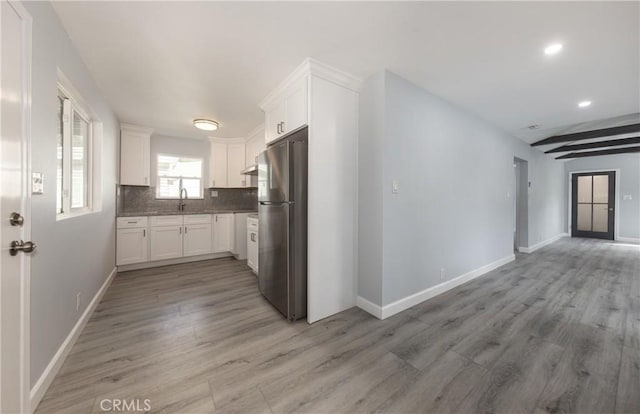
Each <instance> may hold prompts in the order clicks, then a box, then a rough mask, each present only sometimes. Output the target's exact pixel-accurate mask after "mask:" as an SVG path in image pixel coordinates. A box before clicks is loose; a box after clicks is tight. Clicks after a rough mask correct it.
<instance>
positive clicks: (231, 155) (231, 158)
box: [227, 144, 247, 188]
mask: <svg viewBox="0 0 640 414" xmlns="http://www.w3.org/2000/svg"><path fill="white" fill-rule="evenodd" d="M244 168H245V144H228V145H227V174H228V175H227V187H230V188H237V187H246V186H247V185H246V182H247V176H246V175H243V174H240V171H242V170H244Z"/></svg>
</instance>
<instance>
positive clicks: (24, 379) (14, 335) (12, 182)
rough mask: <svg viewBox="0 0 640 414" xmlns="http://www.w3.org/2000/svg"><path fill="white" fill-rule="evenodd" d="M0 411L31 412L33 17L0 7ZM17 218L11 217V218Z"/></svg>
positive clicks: (9, 4) (21, 10)
mask: <svg viewBox="0 0 640 414" xmlns="http://www.w3.org/2000/svg"><path fill="white" fill-rule="evenodd" d="M0 7H2V9H1V10H0V15H1V16H2V23H1V24H0V27H1V29H2V34H1V39H2V47H1V50H2V58H1V60H0V62H1V66H0V91H1V95H2V96H1V103H0V108H1V119H2V123H1V129H0V135H1V140H0V174H1V177H0V221H1V224H0V238H1V239H2V245H1V247H2V248H1V249H0V250H1V253H0V319H1V320H0V412H2V413H18V412H25V413H26V412H30V410H29V399H28V398H29V382H28V381H29V376H28V372H29V354H28V352H29V288H28V287H29V265H30V262H29V260H30V252H31V251H33V248H34V247H35V246H34V245H31V244H29V242H26V243H24V244H23V243H21V241H22V240H29V238H30V236H31V230H30V221H29V220H30V196H29V191H30V186H29V180H28V176H29V171H28V163H27V157H28V147H29V124H28V119H29V102H30V90H29V89H28V86H27V85H28V84H29V83H30V82H29V80H28V78H27V76H28V75H27V74H28V73H29V71H30V56H29V55H28V54H27V53H26V52H27V51H30V36H31V18H30V17H29V15H28V13H27V12H26V11H25V10H24V8H23V7H22V5H20V4H19V3H15V2H7V1H2V2H0ZM14 213H15V214H14Z"/></svg>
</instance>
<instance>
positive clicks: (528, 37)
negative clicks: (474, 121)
mask: <svg viewBox="0 0 640 414" xmlns="http://www.w3.org/2000/svg"><path fill="white" fill-rule="evenodd" d="M53 7H54V8H55V10H56V12H57V13H58V15H59V16H60V19H61V20H62V22H63V24H64V26H65V28H66V29H67V31H68V33H69V35H70V37H71V39H72V41H73V42H74V44H75V45H76V47H77V48H78V49H79V51H80V54H81V56H82V57H83V59H84V61H85V63H86V65H87V66H88V68H89V70H90V72H91V73H92V75H93V76H94V78H95V80H96V82H97V84H98V86H99V87H100V88H101V90H102V91H103V93H104V95H105V96H106V98H107V100H108V101H109V102H110V103H111V105H112V106H113V108H114V110H115V112H116V114H117V116H118V117H119V119H120V120H121V121H122V122H128V123H134V124H139V125H144V126H149V127H153V128H155V129H156V130H157V131H158V132H161V133H164V134H168V135H173V136H180V137H193V138H204V137H205V136H206V135H211V133H208V134H205V133H203V132H200V131H198V130H196V129H195V128H194V127H193V126H192V125H191V121H192V119H193V118H197V117H206V118H211V119H214V120H217V121H219V122H220V129H219V130H218V131H217V132H216V133H214V134H213V135H216V136H219V137H242V136H245V135H247V133H248V132H249V131H251V130H252V129H254V128H255V127H256V126H257V125H259V124H260V123H261V122H262V120H263V116H262V112H261V111H260V109H259V108H258V107H257V103H258V102H259V101H260V100H261V99H262V98H263V97H265V96H266V95H267V94H268V93H269V92H270V91H271V90H272V89H273V88H274V87H275V86H276V85H277V84H278V83H279V82H280V81H282V80H283V79H284V78H285V77H286V76H287V75H288V74H289V73H290V72H291V71H292V70H293V69H294V68H295V67H296V66H298V65H299V64H300V63H301V62H302V61H303V60H304V58H306V57H313V58H316V59H318V60H320V61H322V62H324V63H327V64H329V65H332V66H335V67H337V68H340V69H343V70H346V71H348V72H351V73H352V74H354V75H356V76H360V77H362V78H366V77H368V76H370V75H371V74H373V73H375V72H376V71H379V70H382V69H384V68H387V69H389V70H391V71H393V72H395V73H397V74H399V75H401V76H403V77H405V78H407V79H409V80H410V81H412V82H414V83H416V84H418V85H420V86H422V87H424V88H426V89H427V90H429V91H431V92H433V93H435V94H437V95H440V96H442V97H444V98H445V99H447V100H449V101H452V102H454V103H456V104H458V105H459V106H461V107H463V108H466V109H468V110H470V111H472V112H475V113H476V114H478V115H479V116H481V117H483V118H485V119H486V120H488V121H490V122H492V123H493V124H495V125H497V126H499V127H501V128H502V129H504V130H507V131H509V132H510V133H512V134H513V135H515V136H517V137H518V138H520V139H523V140H524V141H526V142H529V143H531V142H534V141H537V140H540V139H542V138H545V137H548V136H551V135H554V134H557V133H559V132H562V131H564V130H566V129H569V128H572V127H574V126H575V125H577V124H584V123H587V122H593V121H597V120H602V119H606V118H611V117H617V116H621V115H625V114H631V113H638V112H640V53H639V51H640V29H639V27H640V22H639V19H640V17H639V16H640V9H639V7H640V3H638V2H626V3H625V2H491V3H484V2H462V3H453V2H438V3H418V2H409V3H399V2H395V3H394V2H391V3H381V2H372V3H371V2H367V3H365V2H352V3H337V2H326V3H313V2H300V3H295V2H282V3H271V2H255V3H250V2H234V3H231V2H115V1H106V2H102V1H97V2H93V1H92V2H53ZM553 42H561V43H562V44H563V45H564V49H563V51H562V52H561V53H559V54H558V55H555V56H546V55H545V54H544V53H543V49H544V48H545V47H546V46H547V45H548V44H550V43H553ZM586 99H588V100H591V101H592V102H593V104H592V105H591V106H590V107H588V108H584V109H580V108H578V107H577V103H578V102H579V101H582V100H586ZM532 124H536V125H540V127H539V128H538V129H536V130H529V129H528V128H527V126H529V125H532Z"/></svg>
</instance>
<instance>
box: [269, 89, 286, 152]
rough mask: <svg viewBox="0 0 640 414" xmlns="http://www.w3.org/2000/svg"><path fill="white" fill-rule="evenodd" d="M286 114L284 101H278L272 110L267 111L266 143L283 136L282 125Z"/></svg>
mask: <svg viewBox="0 0 640 414" xmlns="http://www.w3.org/2000/svg"><path fill="white" fill-rule="evenodd" d="M285 114H286V109H285V103H284V100H282V101H278V102H277V103H276V104H275V105H274V106H273V107H272V108H269V109H268V110H266V111H265V118H264V124H265V128H266V135H265V143H266V144H268V143H270V142H272V141H275V140H276V139H278V137H279V136H280V135H282V130H281V128H282V124H283V123H284V119H285Z"/></svg>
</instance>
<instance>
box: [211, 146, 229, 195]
mask: <svg viewBox="0 0 640 414" xmlns="http://www.w3.org/2000/svg"><path fill="white" fill-rule="evenodd" d="M208 186H209V187H226V186H227V144H221V143H218V142H212V143H211V154H210V157H209V185H208Z"/></svg>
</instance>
